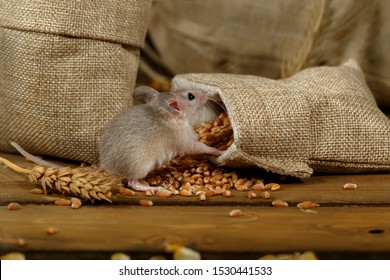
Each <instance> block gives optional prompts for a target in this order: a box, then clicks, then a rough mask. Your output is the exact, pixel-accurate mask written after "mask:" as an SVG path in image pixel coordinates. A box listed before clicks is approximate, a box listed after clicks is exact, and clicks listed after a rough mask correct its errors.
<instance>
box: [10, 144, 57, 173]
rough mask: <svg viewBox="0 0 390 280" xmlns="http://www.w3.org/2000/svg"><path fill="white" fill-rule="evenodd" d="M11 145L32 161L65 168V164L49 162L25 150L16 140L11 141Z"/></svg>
mask: <svg viewBox="0 0 390 280" xmlns="http://www.w3.org/2000/svg"><path fill="white" fill-rule="evenodd" d="M11 145H12V146H13V147H14V148H15V149H16V150H17V151H18V152H19V153H20V154H22V155H23V156H24V157H25V158H27V159H29V160H31V161H32V162H34V163H36V164H38V165H43V166H46V167H52V168H63V166H61V165H57V164H55V163H51V162H48V161H45V160H43V159H41V158H39V157H36V156H33V155H32V154H30V153H28V152H26V151H25V150H23V148H22V147H20V146H19V145H18V144H17V143H15V142H11Z"/></svg>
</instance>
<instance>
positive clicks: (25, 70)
mask: <svg viewBox="0 0 390 280" xmlns="http://www.w3.org/2000/svg"><path fill="white" fill-rule="evenodd" d="M150 5H151V1H149V0H115V1H103V0H97V1H92V0H88V1H87V0H84V1H76V0H57V1H46V0H33V1H17V0H7V1H5V0H0V119H1V122H0V151H7V152H14V151H15V150H14V149H13V148H12V146H10V144H9V142H10V141H15V142H17V143H18V144H20V145H21V146H22V147H23V148H24V149H26V150H28V151H29V152H31V153H33V154H40V155H50V156H56V157H62V158H67V159H72V160H79V161H87V162H95V161H96V160H97V157H98V149H97V142H98V139H99V135H100V130H101V129H102V127H104V126H105V124H106V123H107V122H108V121H109V120H110V119H111V118H112V117H113V115H115V114H116V113H117V112H118V111H119V110H121V109H122V108H123V107H125V106H129V105H131V104H132V97H131V94H132V90H133V88H134V84H135V80H136V76H137V70H138V61H139V49H140V48H141V47H142V46H143V42H144V38H145V35H146V29H147V25H148V21H149V12H150Z"/></svg>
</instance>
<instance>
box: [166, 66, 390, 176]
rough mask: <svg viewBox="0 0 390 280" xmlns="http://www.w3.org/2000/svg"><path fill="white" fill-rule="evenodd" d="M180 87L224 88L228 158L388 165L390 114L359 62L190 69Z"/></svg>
mask: <svg viewBox="0 0 390 280" xmlns="http://www.w3.org/2000/svg"><path fill="white" fill-rule="evenodd" d="M173 88H174V89H190V88H203V89H206V90H208V91H210V92H218V93H219V95H220V97H221V99H222V101H223V103H224V104H225V106H226V110H227V113H228V115H229V119H230V120H231V122H232V127H233V134H234V144H233V145H232V146H231V147H230V148H229V149H228V150H227V152H226V154H225V155H224V156H222V157H221V158H220V163H222V165H227V166H232V167H254V166H256V167H261V168H264V169H266V170H267V171H271V172H275V173H278V174H283V175H290V176H295V177H298V178H307V177H309V176H310V175H311V174H312V173H313V170H314V171H318V172H330V173H334V172H337V173H339V172H347V173H356V172H378V171H389V170H390V120H389V119H388V118H387V117H386V116H385V115H384V114H383V113H382V112H381V111H380V110H379V109H378V107H377V105H376V102H375V99H374V97H373V95H372V93H371V92H370V90H369V88H368V87H367V85H366V82H365V80H364V75H363V73H362V71H361V69H360V67H359V66H358V64H357V63H356V62H355V61H353V60H351V61H349V62H347V63H345V64H343V65H341V66H338V67H331V66H323V67H313V68H308V69H305V70H303V71H301V72H299V73H297V74H295V75H294V76H292V77H290V78H286V79H280V80H273V79H268V78H263V77H258V76H250V75H234V74H184V75H178V76H176V77H175V79H174V80H173Z"/></svg>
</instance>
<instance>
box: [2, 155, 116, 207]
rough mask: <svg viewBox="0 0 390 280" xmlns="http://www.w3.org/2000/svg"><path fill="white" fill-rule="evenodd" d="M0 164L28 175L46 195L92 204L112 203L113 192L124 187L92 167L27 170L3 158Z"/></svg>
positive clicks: (36, 167)
mask: <svg viewBox="0 0 390 280" xmlns="http://www.w3.org/2000/svg"><path fill="white" fill-rule="evenodd" d="M0 162H1V163H3V164H5V165H6V166H8V167H9V168H11V169H12V170H14V171H16V172H19V173H25V174H28V175H29V179H30V181H31V182H32V183H40V184H41V185H42V188H43V190H44V191H45V193H47V191H48V189H50V190H52V191H54V192H59V193H62V194H71V195H75V196H78V197H81V198H84V199H87V200H90V201H92V202H93V201H94V200H95V199H96V200H106V201H108V202H112V201H111V200H110V197H111V195H112V193H111V190H112V189H113V188H116V187H120V186H122V185H123V184H122V180H121V179H120V178H119V177H117V176H115V175H112V174H109V173H106V172H104V171H102V170H100V169H96V168H91V167H78V168H70V167H62V168H53V167H49V168H45V167H43V166H41V165H37V166H35V167H33V168H32V169H25V168H21V167H19V166H17V165H16V164H13V163H12V162H10V161H9V160H7V159H5V158H2V157H0Z"/></svg>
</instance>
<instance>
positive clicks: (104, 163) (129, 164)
mask: <svg viewBox="0 0 390 280" xmlns="http://www.w3.org/2000/svg"><path fill="white" fill-rule="evenodd" d="M133 97H134V99H135V100H140V99H142V100H143V102H146V103H145V104H141V105H136V106H133V107H131V108H128V109H125V110H123V111H122V112H120V113H119V114H117V115H116V116H115V117H114V118H113V119H112V120H111V121H110V122H109V123H108V124H107V126H106V127H105V129H104V131H103V134H102V137H101V140H100V147H99V153H100V166H101V167H102V168H103V169H104V170H105V171H107V172H111V173H114V174H117V175H119V176H121V177H125V178H127V179H128V184H129V186H130V187H131V188H133V189H135V190H137V191H147V190H150V191H152V192H156V191H158V190H160V189H161V188H162V187H161V186H145V185H142V184H141V183H140V182H139V181H138V180H139V179H141V178H144V177H146V176H147V175H148V173H149V172H151V171H152V170H154V169H156V168H159V167H161V166H162V165H164V164H166V163H168V162H169V161H170V160H171V159H173V158H174V157H175V156H177V155H185V154H208V155H212V156H215V157H218V156H220V155H222V151H220V150H218V149H216V148H214V147H209V146H207V145H205V144H204V143H201V142H199V141H198V140H197V136H196V133H195V131H194V130H193V128H192V125H191V123H190V119H191V116H192V115H193V114H195V112H196V111H197V110H198V108H199V107H201V106H202V105H204V104H205V103H206V102H207V100H208V96H207V92H206V91H204V90H198V89H193V90H185V91H177V92H163V93H159V92H158V91H156V90H154V89H152V88H149V87H146V86H141V87H138V88H136V89H135V91H134V93H133Z"/></svg>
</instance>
